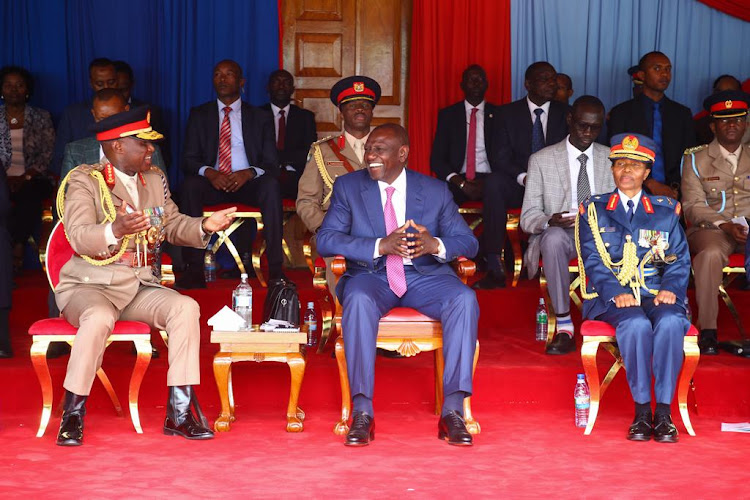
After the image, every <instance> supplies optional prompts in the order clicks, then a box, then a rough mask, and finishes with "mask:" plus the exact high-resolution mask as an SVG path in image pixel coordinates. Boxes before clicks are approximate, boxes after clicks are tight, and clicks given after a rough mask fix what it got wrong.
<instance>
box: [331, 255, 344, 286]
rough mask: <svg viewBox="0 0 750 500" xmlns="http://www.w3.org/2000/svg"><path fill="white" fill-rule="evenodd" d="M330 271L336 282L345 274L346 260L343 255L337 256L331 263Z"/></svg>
mask: <svg viewBox="0 0 750 500" xmlns="http://www.w3.org/2000/svg"><path fill="white" fill-rule="evenodd" d="M331 271H333V274H334V275H335V276H336V281H338V279H339V278H340V277H342V276H343V275H344V273H345V272H346V259H345V258H344V256H343V255H337V256H336V257H334V258H333V262H331Z"/></svg>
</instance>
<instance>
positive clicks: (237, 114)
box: [198, 99, 266, 177]
mask: <svg viewBox="0 0 750 500" xmlns="http://www.w3.org/2000/svg"><path fill="white" fill-rule="evenodd" d="M216 103H217V104H218V107H219V137H221V124H222V123H223V122H224V108H225V107H226V104H224V103H223V102H221V101H220V100H218V99H217V100H216ZM229 107H230V108H232V111H231V112H230V113H229V126H230V127H231V129H232V139H231V141H232V172H239V171H240V170H247V169H248V168H252V169H254V170H255V176H256V177H260V176H261V175H263V174H264V173H265V172H266V171H265V170H263V169H262V168H259V167H255V166H253V165H250V164H249V163H248V161H247V154H245V139H244V138H243V137H242V99H237V100H236V101H234V102H233V103H232V104H230V105H229ZM207 168H213V169H215V170H219V149H218V147H217V148H216V163H215V164H213V165H205V166H203V167H201V168H200V170H198V173H199V174H200V175H205V172H206V169H207Z"/></svg>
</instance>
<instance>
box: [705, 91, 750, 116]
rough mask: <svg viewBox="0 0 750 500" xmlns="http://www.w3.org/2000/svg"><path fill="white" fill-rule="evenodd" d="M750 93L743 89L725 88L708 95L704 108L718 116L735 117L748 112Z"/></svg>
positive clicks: (712, 114)
mask: <svg viewBox="0 0 750 500" xmlns="http://www.w3.org/2000/svg"><path fill="white" fill-rule="evenodd" d="M748 103H750V95H748V94H746V93H744V92H742V91H741V90H724V91H722V92H717V93H716V94H712V95H710V96H708V97H706V98H705V99H704V100H703V108H704V109H705V110H706V111H708V112H709V113H710V114H711V116H714V117H716V118H733V117H735V116H745V115H746V114H747V107H748Z"/></svg>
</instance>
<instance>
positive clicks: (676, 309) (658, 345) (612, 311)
mask: <svg viewBox="0 0 750 500" xmlns="http://www.w3.org/2000/svg"><path fill="white" fill-rule="evenodd" d="M596 319H597V320H600V321H606V322H607V323H609V324H610V325H612V326H614V327H615V331H616V336H617V345H618V346H619V347H620V353H621V354H622V360H623V362H624V364H625V372H626V375H627V378H628V385H629V386H630V392H631V394H632V395H633V400H634V401H635V402H636V403H648V402H650V401H651V377H652V375H653V376H654V377H655V379H656V381H655V383H654V393H655V394H656V402H657V403H665V404H670V403H671V402H672V398H673V397H674V390H675V386H676V385H677V377H678V375H679V374H680V369H681V368H682V361H683V345H684V339H685V334H686V333H687V331H688V329H689V328H690V322H689V321H688V319H687V316H686V315H685V308H684V307H683V306H682V305H679V304H660V305H658V306H655V305H654V299H653V297H643V298H642V299H641V306H640V307H637V306H636V307H623V308H620V309H618V308H617V306H615V304H614V302H610V303H609V305H608V307H607V310H606V311H604V312H603V313H602V314H600V315H599V316H598V317H597V318H596Z"/></svg>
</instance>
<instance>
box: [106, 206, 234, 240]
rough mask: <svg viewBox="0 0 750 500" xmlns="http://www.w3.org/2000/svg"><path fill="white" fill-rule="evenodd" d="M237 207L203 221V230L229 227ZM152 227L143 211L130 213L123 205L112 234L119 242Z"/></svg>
mask: <svg viewBox="0 0 750 500" xmlns="http://www.w3.org/2000/svg"><path fill="white" fill-rule="evenodd" d="M236 211H237V207H230V208H225V209H224V210H218V211H216V212H214V213H213V214H211V216H210V217H207V218H205V219H204V220H203V229H204V230H205V231H207V232H209V233H215V232H216V231H221V230H223V229H226V228H228V227H229V224H231V223H232V219H234V213H235V212H236ZM150 227H151V218H150V217H149V216H148V215H146V214H144V213H143V210H134V211H131V212H128V204H127V203H123V204H122V205H120V208H119V209H118V210H117V215H116V216H115V221H114V222H113V223H112V233H113V234H114V235H115V238H117V239H118V240H119V239H120V238H122V237H123V236H125V235H128V234H137V233H140V232H143V231H148V229H149V228H150Z"/></svg>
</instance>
